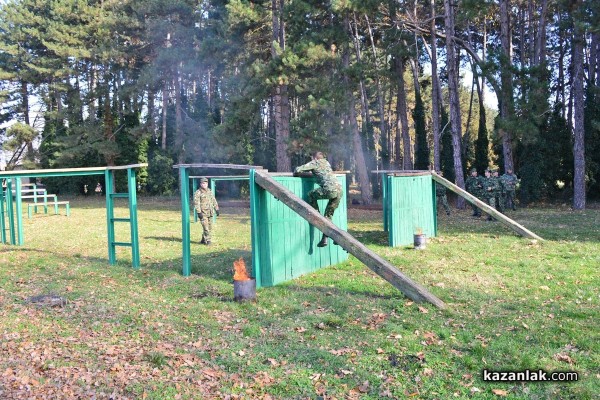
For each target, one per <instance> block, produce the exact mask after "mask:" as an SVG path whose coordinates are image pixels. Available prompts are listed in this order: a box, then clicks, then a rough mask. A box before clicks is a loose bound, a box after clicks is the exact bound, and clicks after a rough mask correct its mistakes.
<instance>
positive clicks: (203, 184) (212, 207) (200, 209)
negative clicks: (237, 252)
mask: <svg viewBox="0 0 600 400" xmlns="http://www.w3.org/2000/svg"><path fill="white" fill-rule="evenodd" d="M194 208H195V209H196V212H197V213H198V218H200V223H201V224H202V240H201V241H200V243H201V244H205V245H207V246H208V245H210V243H211V237H210V232H211V230H212V216H213V212H214V213H215V214H216V215H217V216H219V204H218V203H217V200H216V199H215V196H214V194H213V192H212V191H211V190H210V189H209V188H208V179H207V178H200V188H199V189H198V190H196V193H194Z"/></svg>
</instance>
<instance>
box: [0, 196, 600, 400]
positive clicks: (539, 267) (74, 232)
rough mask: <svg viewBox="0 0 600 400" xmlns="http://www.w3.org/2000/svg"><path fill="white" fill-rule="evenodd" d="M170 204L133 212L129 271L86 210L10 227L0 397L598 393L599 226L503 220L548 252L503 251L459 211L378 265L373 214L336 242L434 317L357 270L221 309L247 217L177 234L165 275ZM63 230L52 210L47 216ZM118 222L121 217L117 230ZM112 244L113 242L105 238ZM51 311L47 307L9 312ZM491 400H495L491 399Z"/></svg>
mask: <svg viewBox="0 0 600 400" xmlns="http://www.w3.org/2000/svg"><path fill="white" fill-rule="evenodd" d="M178 207H179V206H178V201H177V200H175V199H145V198H142V199H140V209H139V215H138V217H139V223H140V226H139V231H140V243H141V260H142V268H141V270H140V271H133V270H132V269H131V267H130V264H129V263H130V254H129V253H128V251H127V249H119V250H118V255H117V258H118V260H119V261H118V263H117V265H116V266H113V267H109V266H108V262H107V249H106V217H105V213H104V204H103V203H102V200H100V199H79V198H76V199H72V210H71V217H68V218H67V217H65V216H64V215H63V216H53V215H43V214H38V215H35V216H34V218H33V219H31V220H28V219H27V218H25V219H24V223H25V242H26V243H25V246H23V247H16V246H1V245H0V398H26V397H27V396H30V395H31V394H32V393H34V394H35V395H36V396H39V397H43V395H47V396H48V397H49V398H72V397H84V398H90V397H94V396H96V397H98V398H107V397H109V396H110V395H111V394H117V395H119V396H124V397H129V398H146V399H175V398H184V399H185V398H197V399H203V398H215V397H217V398H218V397H226V396H227V395H228V394H231V395H233V396H234V398H235V396H237V397H238V398H248V399H249V398H269V396H270V397H271V398H286V399H296V398H298V399H301V398H311V399H314V398H338V399H341V398H361V399H380V398H383V397H386V396H387V397H388V398H405V397H408V398H423V399H443V398H450V397H452V398H471V397H473V398H482V399H486V398H487V399H491V398H498V397H503V398H509V399H523V398H531V399H546V398H560V399H568V398H572V399H592V398H597V397H596V396H597V393H599V392H600V385H599V381H600V379H599V378H600V369H599V367H598V365H600V356H599V354H600V352H599V345H598V343H599V342H600V340H599V339H600V338H599V335H598V331H599V324H598V309H599V308H598V306H599V303H600V291H599V287H600V279H599V277H598V266H599V265H600V229H598V226H600V210H598V209H592V210H586V211H583V212H573V211H570V210H568V209H558V208H536V209H525V210H519V211H517V212H515V213H512V214H511V215H513V216H514V217H515V219H516V220H517V221H518V222H520V223H521V224H523V225H524V226H526V227H527V228H528V229H530V230H532V231H533V232H535V233H537V234H539V235H540V236H542V237H543V238H545V239H547V240H546V241H544V242H536V241H532V240H529V239H523V238H519V237H517V236H515V235H513V234H512V233H511V232H510V231H508V230H507V229H506V228H504V227H503V226H502V225H500V224H499V223H497V222H496V223H491V222H486V221H484V220H475V219H472V218H471V217H470V216H469V215H470V213H469V212H468V211H464V212H456V213H454V214H453V215H452V216H451V217H446V216H445V215H442V216H440V217H439V218H440V220H439V228H440V232H439V233H440V236H439V237H438V238H434V239H431V240H430V242H429V243H428V246H427V249H426V250H424V251H414V250H412V249H410V248H408V247H399V248H389V247H387V246H386V243H387V236H386V234H385V233H384V232H382V224H381V212H379V211H358V210H352V209H351V210H350V211H349V219H350V220H349V229H350V231H351V233H352V234H354V235H355V236H356V237H358V238H359V239H360V240H361V241H362V242H363V243H365V244H367V245H368V246H369V247H370V248H371V249H373V250H374V251H376V252H377V253H378V254H380V255H382V256H383V257H385V258H387V259H389V260H390V261H392V262H393V263H394V264H395V265H397V266H398V268H399V269H400V270H401V271H403V272H404V273H405V274H407V275H408V276H410V277H411V278H412V279H414V280H415V281H417V282H419V283H421V284H422V285H424V286H425V287H427V288H428V289H429V290H431V291H432V292H433V293H434V294H435V295H436V296H438V297H439V298H440V299H442V300H443V301H445V302H446V304H447V305H448V309H446V310H438V309H436V308H434V307H432V306H430V305H427V304H415V303H413V302H411V301H409V300H408V299H406V298H405V297H404V296H403V295H402V294H401V293H399V292H398V291H397V290H396V289H394V288H393V287H392V286H391V285H389V284H388V283H387V282H385V281H383V280H382V279H381V278H380V277H378V276H377V275H375V274H373V273H372V272H371V271H370V270H369V269H367V268H366V267H364V266H363V265H362V264H361V263H360V262H358V261H357V260H356V259H355V258H353V257H350V259H349V260H348V261H347V262H345V263H343V264H339V265H336V266H332V267H329V268H325V269H322V270H321V271H319V272H317V273H313V274H309V275H306V276H303V277H301V278H300V279H297V280H295V281H292V282H288V283H285V284H282V285H279V286H277V287H273V288H263V289H260V290H259V291H258V302H257V303H243V304H240V303H236V302H233V301H232V298H233V286H232V283H231V279H232V264H233V261H234V260H236V259H238V258H239V257H244V259H245V260H246V262H247V263H249V262H250V254H251V253H250V252H251V248H250V221H249V217H248V210H247V209H234V208H223V210H222V211H223V213H222V214H221V217H220V218H219V219H218V222H217V225H216V228H215V233H214V238H215V239H214V241H215V245H214V246H211V247H206V246H201V245H199V244H198V242H199V240H200V229H201V228H200V226H199V225H198V224H194V225H192V240H193V242H192V246H191V247H192V272H193V275H192V276H191V277H189V278H184V277H182V276H181V268H182V262H181V239H180V238H181V213H180V211H179V208H178ZM63 214H64V211H63ZM126 214H127V210H126V208H125V206H124V203H120V208H119V209H118V212H117V216H125V215H126ZM117 228H118V229H117V240H123V241H126V240H127V239H128V230H127V225H117ZM49 293H53V294H58V295H61V296H64V297H66V298H67V299H68V300H69V302H68V304H67V305H66V306H65V307H63V308H43V307H35V306H33V305H32V304H27V303H26V302H25V299H27V298H28V297H30V296H34V295H40V294H49ZM484 368H487V369H492V370H507V369H526V368H529V369H535V370H537V369H540V368H541V369H544V370H547V371H566V370H573V371H577V372H579V377H580V380H579V381H578V382H572V383H488V382H483V381H482V376H481V374H482V370H483V369H484ZM494 391H496V392H494ZM495 393H497V394H495Z"/></svg>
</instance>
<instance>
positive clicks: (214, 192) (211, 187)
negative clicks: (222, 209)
mask: <svg viewBox="0 0 600 400" xmlns="http://www.w3.org/2000/svg"><path fill="white" fill-rule="evenodd" d="M216 187H217V182H215V180H214V179H213V178H211V179H210V191H211V192H212V194H213V196H215V199H216V198H217V192H216ZM212 220H213V221H212V222H213V224H214V223H215V222H217V214H215V213H214V212H213V216H212Z"/></svg>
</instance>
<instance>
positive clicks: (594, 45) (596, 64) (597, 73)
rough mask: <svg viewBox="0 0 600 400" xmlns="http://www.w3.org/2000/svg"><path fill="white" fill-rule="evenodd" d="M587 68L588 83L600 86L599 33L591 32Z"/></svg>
mask: <svg viewBox="0 0 600 400" xmlns="http://www.w3.org/2000/svg"><path fill="white" fill-rule="evenodd" d="M589 70H590V78H589V79H590V84H591V85H596V86H600V33H592V39H591V41H590V68H589Z"/></svg>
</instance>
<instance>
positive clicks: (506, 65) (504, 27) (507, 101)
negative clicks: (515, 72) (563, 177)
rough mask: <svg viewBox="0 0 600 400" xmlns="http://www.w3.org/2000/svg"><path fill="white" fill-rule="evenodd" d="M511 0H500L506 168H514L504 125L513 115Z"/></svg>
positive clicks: (501, 113)
mask: <svg viewBox="0 0 600 400" xmlns="http://www.w3.org/2000/svg"><path fill="white" fill-rule="evenodd" d="M509 2H510V0H500V42H501V45H502V55H501V57H500V81H501V85H502V88H501V93H500V96H501V97H502V99H501V101H500V118H501V120H502V122H503V124H502V125H503V126H501V128H500V129H499V134H500V137H501V138H502V153H503V156H504V170H505V171H506V170H509V169H510V170H514V166H513V149H512V133H511V132H510V131H509V130H507V129H506V128H505V127H504V125H505V124H506V123H507V122H509V121H510V119H511V118H512V116H513V107H514V105H513V104H514V103H513V85H512V80H513V76H512V73H511V72H510V67H511V65H512V39H511V34H510V4H509Z"/></svg>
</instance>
